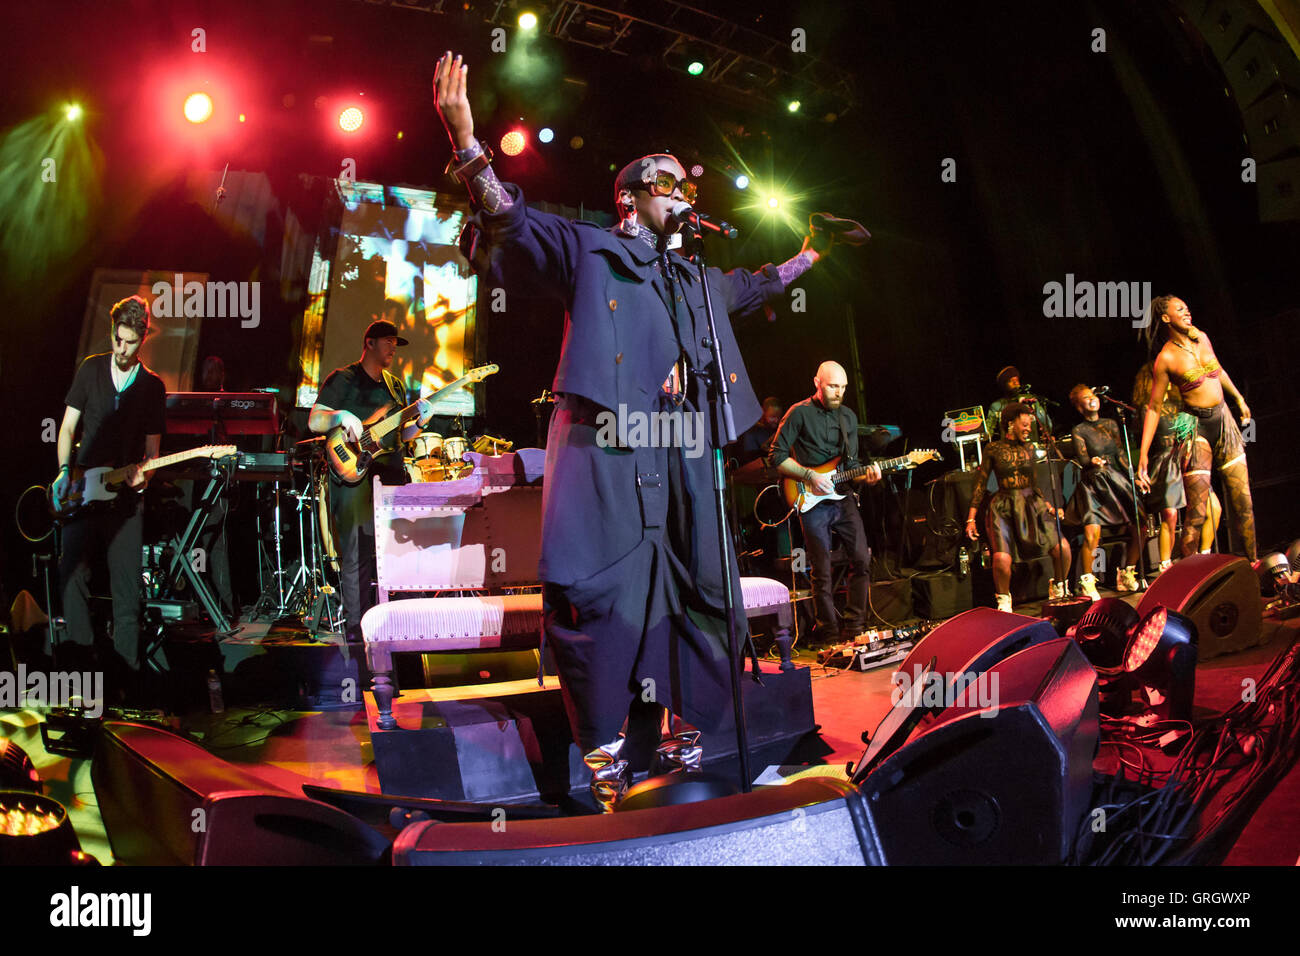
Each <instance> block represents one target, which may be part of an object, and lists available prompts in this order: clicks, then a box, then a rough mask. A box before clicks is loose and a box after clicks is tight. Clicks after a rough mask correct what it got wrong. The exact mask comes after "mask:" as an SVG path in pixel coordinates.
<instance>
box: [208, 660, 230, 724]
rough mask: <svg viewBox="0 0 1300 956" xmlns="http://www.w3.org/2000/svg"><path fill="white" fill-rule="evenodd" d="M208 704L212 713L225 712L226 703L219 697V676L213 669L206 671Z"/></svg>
mask: <svg viewBox="0 0 1300 956" xmlns="http://www.w3.org/2000/svg"><path fill="white" fill-rule="evenodd" d="M208 705H209V707H211V709H212V712H213V713H214V714H224V713H225V712H226V703H225V701H224V700H223V699H222V697H221V678H219V677H218V676H217V672H216V671H215V670H209V671H208Z"/></svg>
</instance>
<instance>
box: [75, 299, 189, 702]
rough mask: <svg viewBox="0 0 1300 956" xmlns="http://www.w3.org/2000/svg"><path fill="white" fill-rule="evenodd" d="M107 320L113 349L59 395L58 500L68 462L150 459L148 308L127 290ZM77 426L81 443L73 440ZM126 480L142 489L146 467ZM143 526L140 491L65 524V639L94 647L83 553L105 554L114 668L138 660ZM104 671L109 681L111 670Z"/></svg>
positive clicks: (157, 427) (159, 410) (153, 436)
mask: <svg viewBox="0 0 1300 956" xmlns="http://www.w3.org/2000/svg"><path fill="white" fill-rule="evenodd" d="M109 318H110V323H111V324H110V328H111V329H112V344H113V350H112V351H111V352H103V353H100V354H98V355H90V356H88V357H86V358H85V359H84V360H83V361H82V363H81V366H80V367H79V368H78V369H77V374H76V377H75V378H73V380H72V387H71V388H70V389H68V394H67V397H66V398H65V399H64V405H65V408H64V411H63V423H62V425H61V426H60V427H59V440H58V454H59V473H58V476H57V477H56V478H55V479H54V483H53V485H52V487H51V492H52V494H53V496H54V498H55V499H57V500H59V501H63V500H64V499H65V498H66V496H67V493H68V490H69V486H70V484H71V481H72V475H71V469H72V467H73V466H74V465H76V466H77V467H79V468H98V467H102V466H109V467H120V466H122V465H125V464H127V463H129V462H141V461H143V460H145V459H147V458H156V457H157V456H158V446H159V443H160V441H161V440H162V433H163V427H164V417H165V413H166V400H167V387H166V386H165V385H164V384H163V381H162V379H161V378H159V377H158V376H157V375H155V374H154V373H153V372H151V371H150V370H149V369H148V368H146V367H145V365H144V363H143V362H141V361H140V346H141V345H142V344H143V342H144V339H145V336H146V335H148V334H149V305H148V303H147V302H145V300H144V299H142V298H141V297H140V296H138V295H133V296H130V297H129V298H126V299H123V300H122V301H120V302H118V303H117V304H115V305H114V306H113V308H112V309H111V310H110V312H109ZM78 430H80V432H81V444H80V446H75V441H76V438H77V432H78ZM74 446H75V447H74ZM74 454H75V457H74ZM127 483H128V485H129V486H130V487H132V488H134V489H136V492H141V491H143V490H144V486H145V484H146V483H147V473H146V472H144V471H143V470H142V469H140V468H139V466H136V467H135V468H134V469H133V470H132V472H131V475H130V477H129V478H128V479H127ZM143 527H144V520H143V508H142V496H141V495H140V494H139V493H134V494H132V493H120V494H118V496H117V497H116V498H115V499H113V501H111V502H107V503H106V504H105V506H104V507H102V508H88V509H86V510H85V511H83V512H80V513H79V514H78V515H76V516H75V517H73V518H71V519H70V520H68V522H67V523H66V524H65V525H64V528H63V553H62V556H61V559H60V561H59V577H60V580H61V581H62V589H63V616H64V618H65V619H66V620H67V623H68V637H69V640H70V641H71V642H72V643H73V644H75V645H82V646H84V647H89V646H91V645H92V644H93V643H94V636H93V633H92V630H91V622H90V607H89V603H88V598H89V594H90V589H89V584H90V559H91V556H92V555H94V554H96V553H97V552H99V551H103V552H104V554H105V555H106V556H107V558H108V571H109V578H110V581H111V583H112V594H113V647H114V650H115V651H116V654H117V657H118V658H119V660H118V661H116V662H115V663H116V664H117V665H118V668H117V669H120V667H121V666H122V664H123V663H125V666H126V667H127V668H128V669H129V670H131V671H135V670H136V669H137V668H138V663H139V661H138V657H139V646H140V563H141V553H142V550H143V549H142V537H143ZM106 670H109V671H110V674H109V675H106V676H107V677H108V679H109V680H112V679H113V675H112V674H111V671H113V670H114V668H106Z"/></svg>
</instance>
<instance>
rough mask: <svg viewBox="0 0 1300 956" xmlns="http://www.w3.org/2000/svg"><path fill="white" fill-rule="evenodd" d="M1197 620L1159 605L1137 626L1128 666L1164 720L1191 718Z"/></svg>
mask: <svg viewBox="0 0 1300 956" xmlns="http://www.w3.org/2000/svg"><path fill="white" fill-rule="evenodd" d="M1196 637H1197V634H1196V624H1195V623H1194V622H1193V621H1192V620H1191V619H1190V618H1187V617H1184V616H1183V615H1181V614H1179V613H1178V612H1177V611H1171V610H1169V608H1166V607H1158V608H1156V609H1155V610H1154V611H1152V612H1151V613H1150V614H1148V615H1147V616H1146V617H1145V618H1144V619H1143V620H1142V622H1141V623H1140V624H1139V625H1138V626H1137V627H1135V628H1134V629H1133V632H1132V635H1131V636H1130V638H1129V643H1128V647H1127V648H1125V650H1124V670H1125V672H1126V673H1127V674H1128V675H1129V678H1130V679H1131V680H1132V681H1134V682H1136V683H1137V684H1138V685H1139V686H1140V687H1141V688H1142V691H1143V694H1144V696H1145V697H1146V701H1147V703H1148V704H1149V705H1150V707H1151V709H1152V710H1153V711H1155V713H1156V715H1157V716H1158V717H1160V718H1161V719H1163V720H1191V719H1192V697H1193V695H1194V694H1195V691H1196Z"/></svg>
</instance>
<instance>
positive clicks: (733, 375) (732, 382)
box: [728, 372, 736, 385]
mask: <svg viewBox="0 0 1300 956" xmlns="http://www.w3.org/2000/svg"><path fill="white" fill-rule="evenodd" d="M728 378H730V379H731V384H732V385H735V384H736V373H735V372H732V373H731V375H729V376H728Z"/></svg>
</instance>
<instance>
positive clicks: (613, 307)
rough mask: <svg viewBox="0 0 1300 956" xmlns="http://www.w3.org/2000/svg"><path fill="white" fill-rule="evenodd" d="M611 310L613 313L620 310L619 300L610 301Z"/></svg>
mask: <svg viewBox="0 0 1300 956" xmlns="http://www.w3.org/2000/svg"><path fill="white" fill-rule="evenodd" d="M609 308H610V311H611V312H612V311H614V310H615V309H617V308H618V299H610V300H609Z"/></svg>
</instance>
